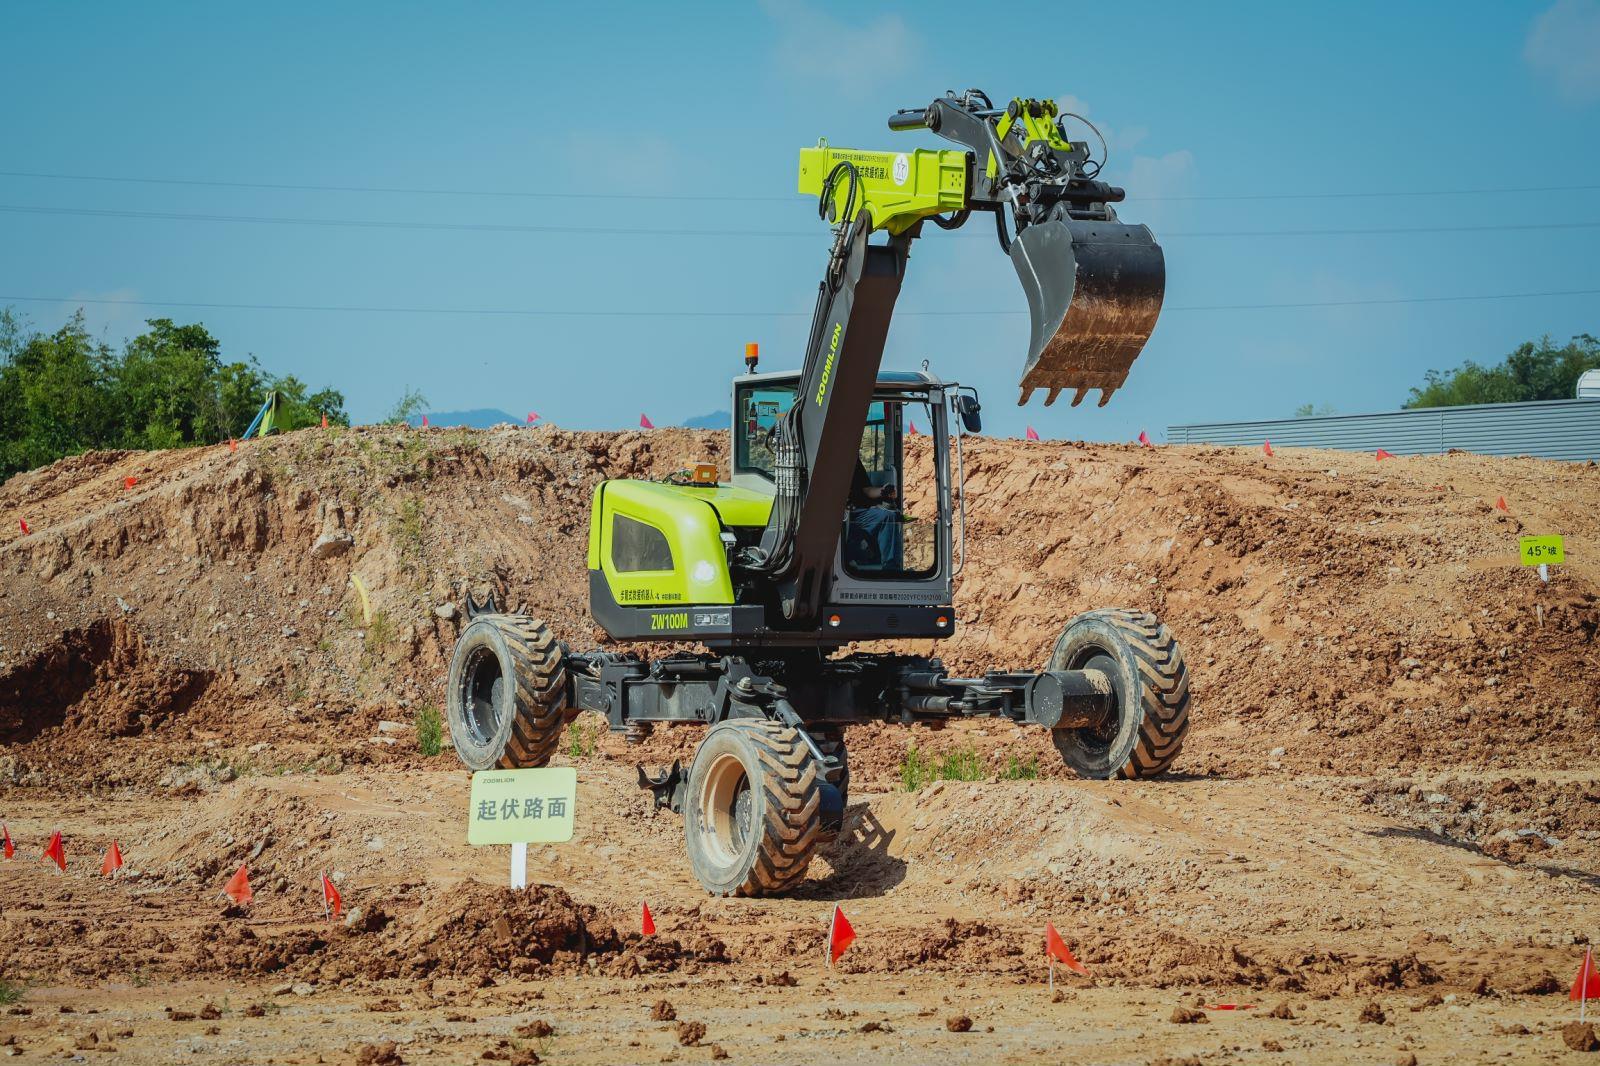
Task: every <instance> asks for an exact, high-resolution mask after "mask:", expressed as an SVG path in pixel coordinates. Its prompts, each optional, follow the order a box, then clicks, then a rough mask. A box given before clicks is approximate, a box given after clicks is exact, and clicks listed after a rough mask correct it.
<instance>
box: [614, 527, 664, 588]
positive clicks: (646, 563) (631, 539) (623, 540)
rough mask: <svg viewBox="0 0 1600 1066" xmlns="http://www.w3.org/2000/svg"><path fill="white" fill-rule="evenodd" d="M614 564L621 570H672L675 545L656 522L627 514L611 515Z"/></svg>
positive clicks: (621, 571) (625, 571) (624, 571)
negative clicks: (648, 521)
mask: <svg viewBox="0 0 1600 1066" xmlns="http://www.w3.org/2000/svg"><path fill="white" fill-rule="evenodd" d="M611 565H612V566H613V567H615V568H616V570H617V572H618V573H622V574H629V573H635V572H637V571H640V570H671V569H672V548H671V546H670V545H668V544H667V536H666V534H665V533H663V532H661V530H659V529H657V528H656V527H655V526H652V525H649V524H648V523H645V522H640V521H638V520H636V519H633V518H629V517H628V516H627V515H625V514H613V515H612V516H611Z"/></svg>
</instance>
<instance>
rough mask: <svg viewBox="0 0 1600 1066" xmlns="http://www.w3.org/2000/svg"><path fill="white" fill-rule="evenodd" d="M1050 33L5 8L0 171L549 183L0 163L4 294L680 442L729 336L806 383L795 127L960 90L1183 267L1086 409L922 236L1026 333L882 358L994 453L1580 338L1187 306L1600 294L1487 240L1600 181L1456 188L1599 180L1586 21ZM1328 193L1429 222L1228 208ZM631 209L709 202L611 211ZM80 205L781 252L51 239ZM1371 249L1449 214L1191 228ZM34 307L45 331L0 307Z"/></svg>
mask: <svg viewBox="0 0 1600 1066" xmlns="http://www.w3.org/2000/svg"><path fill="white" fill-rule="evenodd" d="M1044 10H1045V9H1043V8H1040V7H1038V6H1034V7H1024V8H1017V7H1016V6H1015V5H1004V4H1000V5H991V6H990V7H988V8H987V9H985V7H984V6H983V5H974V4H971V3H970V2H967V3H948V4H946V3H932V2H921V3H917V4H855V5H844V4H831V3H822V2H814V3H807V4H783V3H779V2H777V0H770V2H764V3H753V4H739V5H726V6H711V5H705V6H690V5H681V6H680V5H662V4H656V3H648V4H646V3H640V4H602V3H591V4H574V5H554V4H551V5H545V4H463V5H437V6H425V5H415V4H399V3H391V4H383V5H378V4H369V5H360V4H341V5H330V4H315V5H313V4H293V3H281V4H274V5H257V6H254V7H251V8H249V9H245V8H241V7H236V6H233V5H216V4H199V3H193V4H179V3H171V4H163V5H151V6H145V5H128V4H109V3H106V4H73V5H45V4H30V5H11V6H10V7H9V8H8V9H7V11H6V12H5V14H4V16H3V22H0V27H3V32H0V36H3V38H4V41H5V43H4V49H3V51H4V55H5V61H4V63H0V98H3V99H5V100H6V101H7V102H8V104H9V105H10V106H9V107H8V108H7V119H6V123H5V133H4V137H3V139H0V145H3V147H0V170H4V171H7V172H12V174H14V173H15V172H33V173H39V172H43V173H49V174H56V175H94V176H107V177H118V178H154V179H186V180H198V181H207V182H239V183H260V184H267V185H273V184H277V185H300V186H304V185H323V186H358V187H363V188H373V187H383V188H403V189H413V190H414V189H439V190H477V191H485V190H487V191H503V192H511V193H552V194H556V195H554V196H550V197H534V196H526V195H522V196H476V195H474V196H464V195H422V194H416V193H394V192H347V191H311V190H305V189H268V188H235V187H218V186H211V185H180V184H162V183H138V182H121V181H117V182H112V181H81V180H71V179H68V178H61V177H57V178H37V177H19V176H0V207H3V208H4V209H3V210H0V305H3V304H5V303H11V304H13V306H15V307H16V308H17V310H19V311H21V312H23V313H25V314H27V315H28V316H29V317H30V318H31V320H32V321H33V322H34V324H35V325H37V326H40V327H44V328H52V329H53V328H55V327H56V326H57V325H59V323H60V322H61V321H62V320H63V319H64V317H65V316H66V315H67V314H69V313H70V312H71V310H72V308H73V307H74V306H76V301H84V300H110V301H146V302H148V303H149V304H150V305H149V306H128V305H115V304H103V303H100V304H97V303H86V304H85V305H84V307H85V311H86V314H87V317H88V320H89V322H90V323H91V326H92V327H93V329H94V330H95V331H96V332H97V333H101V334H103V335H104V336H105V337H106V338H107V339H109V340H112V341H120V340H121V339H122V338H124V337H126V336H129V335H132V334H133V333H136V332H138V331H139V330H140V327H141V322H142V320H143V319H144V318H147V317H152V316H156V315H163V316H168V317H172V318H175V319H178V320H179V321H194V320H199V321H203V322H204V323H205V324H206V325H207V326H208V327H209V328H210V329H211V330H212V331H213V332H214V333H215V334H217V335H218V336H219V337H220V338H221V339H222V341H223V344H224V350H225V352H226V353H227V354H229V355H230V356H236V357H242V356H244V355H245V354H247V353H253V354H254V355H255V356H256V357H257V358H259V359H260V360H261V362H262V363H263V364H264V365H265V366H267V367H268V368H270V369H272V370H274V371H276V372H280V373H283V372H292V373H295V374H297V375H300V376H301V377H303V378H305V379H306V380H308V381H309V382H310V383H311V384H312V385H313V386H321V385H324V384H331V385H334V386H335V387H338V388H341V389H343V390H344V392H345V394H346V396H347V397H348V406H349V410H350V412H351V414H352V415H353V416H354V417H355V418H356V419H357V420H370V419H374V418H377V417H379V416H380V415H382V414H383V413H384V412H385V411H386V410H387V409H388V408H389V407H390V406H391V405H392V403H393V402H394V400H395V399H396V398H397V397H398V396H399V394H400V393H401V391H402V389H403V388H404V387H405V386H407V385H410V386H414V387H416V388H420V389H421V390H422V391H423V392H424V393H426V395H427V396H428V397H429V399H430V400H431V405H430V406H431V407H432V408H433V409H435V410H452V409H461V408H474V407H501V408H504V409H506V410H509V411H512V412H516V413H519V414H520V413H523V412H525V411H527V410H529V409H533V410H538V411H539V412H540V413H541V414H542V415H544V416H545V417H546V418H547V419H550V420H553V421H556V422H558V423H560V424H563V425H568V426H574V427H614V426H624V425H633V424H635V423H636V422H637V419H638V415H639V413H640V412H641V411H646V412H648V413H649V414H650V416H651V418H652V419H654V420H655V421H656V422H657V423H658V424H667V423H673V422H677V421H680V420H682V419H684V418H687V417H690V416H694V415H698V414H702V413H704V412H706V411H709V410H713V409H716V408H719V407H726V406H727V383H728V378H729V376H730V375H731V374H732V373H734V372H735V371H737V370H738V369H739V367H740V356H741V354H742V351H743V345H744V342H745V341H747V340H756V341H759V342H761V345H762V352H763V363H764V366H765V367H766V368H769V369H776V368H779V367H783V366H790V365H795V364H796V363H797V361H798V359H799V356H800V353H799V345H800V344H801V343H802V342H803V339H804V334H805V329H806V325H807V318H806V315H807V313H808V312H809V310H810V307H811V304H812V300H813V297H814V293H815V289H816V283H817V278H818V277H819V274H820V271H821V269H822V266H823V261H824V257H825V253H826V247H827V234H826V230H825V228H824V227H823V226H822V225H821V224H820V223H818V222H817V221H816V216H815V212H814V210H813V205H812V203H810V202H809V201H807V200H804V199H802V198H800V197H799V196H797V195H791V194H792V190H793V188H794V174H795V165H796V153H797V150H798V149H799V148H800V147H802V146H803V145H807V144H811V143H814V142H815V140H816V138H817V137H818V136H826V137H827V138H828V139H829V140H830V141H831V142H832V143H834V144H836V145H847V146H852V147H862V148H879V147H884V148H887V147H915V146H925V147H940V146H942V145H943V144H944V142H941V141H939V140H938V139H937V138H936V137H933V136H932V135H931V134H920V135H919V134H905V133H891V132H890V131H889V130H888V129H886V128H885V126H884V118H885V117H886V116H887V115H888V114H889V113H890V112H891V111H893V110H894V109H895V108H897V107H909V106H917V105H921V104H924V103H926V102H927V101H928V100H930V99H932V98H933V97H934V96H936V95H939V94H940V93H942V92H943V91H944V90H945V89H947V88H955V89H961V88H965V87H967V86H969V85H975V86H979V87H981V88H984V89H985V90H987V91H988V92H989V93H990V95H991V96H993V97H995V98H997V99H999V98H1007V97H1011V96H1015V95H1025V96H1047V95H1048V96H1054V97H1058V98H1067V97H1070V98H1072V99H1073V100H1074V101H1075V102H1076V103H1077V105H1078V107H1080V108H1081V109H1086V110H1087V113H1088V114H1089V116H1090V117H1091V118H1092V119H1094V120H1095V121H1096V122H1097V123H1099V124H1101V125H1102V128H1103V129H1104V130H1105V131H1106V132H1107V134H1108V136H1109V138H1110V140H1111V149H1112V150H1111V159H1110V164H1109V167H1108V168H1107V174H1108V176H1109V177H1110V178H1111V180H1113V181H1116V182H1118V183H1120V184H1124V185H1126V187H1127V189H1128V202H1127V203H1126V205H1124V207H1123V209H1122V215H1123V218H1124V219H1126V220H1129V221H1143V222H1147V223H1149V224H1150V225H1151V226H1152V227H1153V228H1154V229H1155V231H1156V235H1157V239H1158V240H1160V241H1161V242H1162V244H1163V246H1164V247H1165V249H1166V253H1167V268H1168V287H1167V305H1168V310H1167V311H1166V312H1165V314H1164V315H1163V318H1162V321H1161V323H1160V325H1159V326H1158V327H1157V330H1156V334H1155V336H1154V337H1153V339H1152V341H1151V343H1150V345H1149V346H1148V347H1147V348H1146V349H1145V352H1144V354H1143V355H1142V356H1141V357H1140V359H1139V361H1138V362H1137V363H1136V364H1135V367H1134V370H1133V374H1132V376H1131V377H1130V379H1129V382H1128V385H1127V387H1126V388H1125V389H1124V390H1123V391H1122V392H1119V393H1118V394H1117V395H1116V396H1115V397H1114V398H1113V400H1112V401H1111V403H1110V405H1109V406H1108V407H1106V408H1104V409H1102V410H1090V409H1088V406H1087V405H1085V407H1083V408H1078V409H1072V408H1069V407H1067V406H1066V404H1065V403H1062V404H1058V405H1057V406H1056V407H1054V408H1051V409H1049V410H1048V411H1046V410H1045V409H1043V408H1042V407H1041V406H1040V402H1039V400H1038V399H1035V401H1034V402H1033V404H1032V405H1031V406H1030V407H1029V408H1026V409H1019V408H1017V407H1015V406H1014V403H1015V391H1014V385H1015V382H1016V380H1017V378H1018V376H1019V374H1020V367H1021V363H1022V359H1023V355H1024V353H1025V348H1026V342H1027V316H1026V313H1025V312H1026V307H1025V304H1024V303H1023V298H1022V293H1021V291H1020V289H1019V287H1018V285H1017V282H1016V278H1015V276H1014V274H1013V272H1012V269H1011V266H1010V264H1009V262H1007V260H1006V259H1005V258H1004V256H1003V255H1002V254H1001V253H1000V252H999V250H998V248H997V247H996V246H995V244H994V242H993V240H992V238H990V237H989V228H988V227H982V228H981V229H978V228H974V229H973V230H969V231H963V232H962V233H961V234H959V235H952V234H945V233H943V232H939V231H933V232H930V234H929V235H928V236H927V237H926V238H925V239H924V240H922V241H920V242H918V245H917V246H916V248H915V249H914V253H913V259H912V262H911V267H910V272H909V274H908V278H907V282H906V286H905V289H904V290H903V292H902V296H901V301H900V308H901V310H902V311H906V312H913V311H916V310H955V309H962V310H972V311H981V312H996V311H999V312H1012V313H1008V314H980V315H973V316H970V317H954V318H952V317H938V318H930V317H918V316H916V315H914V314H907V315H903V316H902V317H900V318H898V319H897V320H896V323H895V327H894V330H893V331H892V333H891V338H890V343H889V350H888V356H887V362H888V364H889V365H890V366H897V367H914V366H916V365H917V364H919V363H920V362H921V360H923V359H928V360H930V361H931V364H932V366H933V368H934V370H935V371H936V372H938V373H940V374H942V375H943V376H945V377H949V378H956V379H959V380H961V381H963V382H966V383H969V384H974V385H977V386H978V387H979V388H980V389H981V390H982V391H983V393H984V395H985V399H986V400H987V403H986V405H985V414H986V416H987V417H988V427H987V428H988V429H989V430H990V431H991V432H995V433H1002V434H1013V435H1020V434H1021V433H1022V430H1023V426H1024V425H1025V424H1026V423H1031V424H1032V425H1034V426H1035V427H1036V428H1037V429H1038V430H1039V432H1040V433H1041V434H1042V435H1044V436H1050V437H1084V438H1089V439H1112V440H1115V439H1128V438H1131V437H1133V436H1134V435H1136V434H1137V433H1138V432H1139V430H1140V429H1141V428H1148V429H1149V430H1150V431H1151V432H1152V434H1153V435H1156V436H1157V437H1158V438H1159V436H1160V433H1161V431H1162V430H1163V429H1164V427H1165V426H1166V425H1168V424H1170V423H1177V422H1184V421H1196V420H1211V419H1221V418H1266V417H1277V416H1286V415H1288V414H1290V413H1291V412H1292V410H1293V409H1294V408H1295V407H1296V406H1297V405H1299V404H1301V403H1306V402H1311V403H1315V404H1318V405H1322V404H1328V405H1331V406H1332V407H1334V408H1335V409H1337V410H1339V411H1341V412H1347V413H1355V412H1360V411H1368V410H1382V409H1388V408H1393V407H1395V406H1397V405H1398V404H1399V403H1400V402H1401V401H1402V400H1403V399H1404V398H1405V395H1406V389H1407V387H1408V386H1409V385H1412V384H1415V383H1417V382H1419V381H1420V379H1421V377H1422V374H1423V372H1424V371H1425V370H1426V369H1428V368H1429V367H1446V366H1453V365H1455V364H1457V363H1458V362H1460V361H1461V360H1462V359H1465V358H1474V359H1478V360H1480V361H1493V360H1496V359H1498V358H1499V357H1500V356H1502V355H1503V354H1504V353H1505V352H1507V351H1508V350H1510V349H1511V348H1512V347H1514V346H1515V345H1516V344H1517V343H1518V342H1520V341H1522V340H1524V339H1528V338H1531V337H1536V336H1538V335H1539V334H1541V333H1546V332H1548V333H1550V334H1553V335H1555V336H1556V337H1558V338H1563V339H1564V338H1565V337H1567V336H1569V335H1571V334H1573V333H1577V332H1581V331H1588V332H1600V296H1593V295H1590V296H1566V297H1543V298H1536V299H1516V300H1485V301H1461V302H1447V303H1412V304H1392V305H1382V304H1377V305H1371V304H1369V305H1360V306H1345V307H1332V308H1296V309H1271V310H1230V311H1223V310H1193V309H1192V308H1204V307H1215V306H1218V305H1240V304H1273V303H1307V302H1310V303H1318V302H1329V301H1363V300H1392V299H1407V298H1414V297H1437V296H1471V295H1487V294H1504V293H1530V292H1549V291H1557V290H1573V289H1600V262H1596V256H1595V249H1596V247H1597V244H1600V229H1596V228H1570V229H1537V230H1516V229H1510V230H1477V229H1475V227H1479V226H1486V227H1488V226H1520V225H1548V224H1551V223H1571V222H1587V223H1595V222H1600V189H1597V188H1589V189H1584V190H1569V191H1559V192H1538V193H1509V194H1499V195H1488V194H1473V195H1437V193H1438V192H1440V191H1441V190H1460V189H1485V188H1491V189H1502V188H1519V189H1520V188H1529V187H1547V186H1574V185H1590V186H1597V185H1600V136H1597V134H1600V3H1596V2H1595V0H1561V2H1559V3H1555V4H1553V5H1552V4H1551V3H1548V2H1539V3H1510V2H1506V3H1448V4H1446V3H1439V4H1424V3H1410V4H1395V3H1381V4H1380V3H1364V4H1362V3H1353V4H1341V5H1319V4H1299V5H1288V4H1282V3H1260V4H1245V3H1231V4H1179V3H1172V4H1152V3H1131V2H1124V3H1119V4H1117V5H1114V6H1113V7H1110V8H1108V7H1106V6H1105V5H1103V4H1082V5H1070V4H1063V5H1059V7H1058V8H1056V9H1052V10H1054V11H1055V12H1056V13H1055V15H1054V16H1051V15H1046V14H1043V12H1044ZM1030 37H1031V39H1030ZM1339 192H1362V193H1365V192H1392V193H1395V194H1401V193H1407V194H1409V193H1430V195H1393V196H1385V197H1361V198H1321V199H1307V198H1294V199H1236V200H1226V199H1212V198H1214V197H1223V196H1238V195H1245V196H1259V195H1268V196H1281V195H1284V194H1297V195H1298V194H1308V193H1339ZM646 193H650V194H662V195H668V196H679V197H714V198H718V199H710V200H702V199H677V200H643V199H637V198H626V199H621V198H616V195H615V194H628V195H629V196H632V197H637V196H638V195H640V194H646ZM722 198H726V199H722ZM1186 198H1187V199H1186ZM16 208H27V209H30V210H26V211H18V210H15V209H16ZM41 208H43V209H51V211H50V212H47V213H40V212H38V211H37V210H31V209H41ZM94 211H100V212H121V213H140V212H143V213H146V215H148V214H152V213H153V214H162V213H166V214H188V215H193V214H201V215H210V216H226V217H229V218H239V217H250V218H272V219H317V220H339V221H340V222H345V223H348V222H361V221H368V222H379V223H387V222H402V223H406V224H408V225H414V224H449V225H466V226H472V225H478V224H491V225H496V226H524V227H540V226H557V227H584V228H588V227H593V228H600V229H605V230H610V231H615V230H618V229H622V230H633V229H634V228H635V227H637V229H638V230H641V231H642V230H649V229H652V228H654V229H670V230H674V231H678V232H679V233H680V234H681V233H683V232H684V231H697V230H702V229H710V230H717V231H723V232H724V233H725V232H726V231H729V230H752V231H762V232H765V233H772V232H774V231H778V232H793V233H797V234H799V235H798V236H747V237H738V236H725V235H698V234H694V235H676V236H668V235H657V236H650V235H648V234H646V233H632V234H618V233H616V232H608V233H570V232H567V233H563V232H537V231H532V232H530V231H527V230H522V231H516V230H511V231H507V230H472V229H426V228H423V229H416V228H397V227H392V226H383V225H378V226H352V225H304V224H289V223H284V222H270V223H263V222H239V221H200V220H193V219H172V218H160V217H154V218H153V217H125V215H105V214H99V215H96V214H82V213H61V212H94ZM1393 227H1464V229H1462V230H1461V231H1458V232H1442V233H1437V232H1436V233H1421V234H1413V235H1394V234H1370V235H1343V236H1268V237H1261V236H1257V237H1246V236H1216V235H1215V234H1218V233H1224V234H1235V233H1238V232H1239V231H1241V230H1248V231H1261V230H1273V231H1282V230H1299V231H1304V230H1308V229H1349V228H1367V229H1372V228H1393ZM979 233H981V234H982V236H977V234H979ZM1206 234H1212V235H1211V236H1207V235H1206ZM27 296H37V297H49V298H58V297H64V298H67V301H68V302H65V303H53V302H31V301H29V302H23V301H20V300H16V299H7V297H12V298H15V297H27ZM181 303H214V304H269V305H293V306H338V307H357V308H380V309H381V308H433V309H494V310H502V311H503V310H547V311H565V312H594V314H592V315H587V316H574V315H570V314H569V315H566V316H532V315H507V314H493V315H490V314H481V315H480V314H470V315H469V314H432V313H398V312H392V311H382V310H377V311H308V310H263V309H241V308H233V309H228V308H210V309H195V308H189V307H183V306H179V304H181ZM1186 309H1188V310H1186ZM622 311H631V312H643V311H671V312H717V313H718V314H719V315H723V316H724V317H694V316H679V317H641V316H637V315H632V316H622V315H618V314H615V313H614V312H622ZM727 312H750V313H751V314H749V316H748V317H725V315H726V313H727ZM774 313H779V314H780V316H786V317H772V316H773V314H774Z"/></svg>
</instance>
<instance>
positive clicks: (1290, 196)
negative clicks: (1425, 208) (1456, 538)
mask: <svg viewBox="0 0 1600 1066" xmlns="http://www.w3.org/2000/svg"><path fill="white" fill-rule="evenodd" d="M0 177H6V178H39V179H45V180H49V181H84V182H102V183H115V184H127V185H179V186H188V187H202V188H213V189H270V190H274V191H279V192H341V193H380V194H386V195H404V196H479V197H504V198H510V199H529V200H569V199H571V198H572V194H571V193H570V192H546V191H539V190H522V189H428V188H416V187H409V186H398V185H330V184H310V183H295V182H266V181H213V180H206V179H201V178H144V177H131V176H127V175H112V174H52V173H45V172H40V171H31V170H0ZM1597 189H1600V185H1526V186H1517V187H1503V188H1476V189H1384V190H1381V191H1368V190H1361V191H1341V192H1272V193H1222V194H1216V195H1194V196H1140V197H1138V198H1137V199H1138V200H1139V202H1141V203H1155V202H1165V201H1207V200H1211V201H1220V200H1368V199H1390V198H1397V197H1425V196H1514V195H1522V194H1528V193H1549V192H1593V191H1595V190H1597ZM605 196H606V198H607V199H611V200H669V201H671V200H678V201H683V200H688V201H706V202H712V203H726V202H730V201H736V202H767V203H782V202H789V201H792V200H794V199H795V197H794V196H747V195H734V194H728V195H724V194H716V195H712V194H708V193H682V194H680V193H637V192H608V193H606V194H605Z"/></svg>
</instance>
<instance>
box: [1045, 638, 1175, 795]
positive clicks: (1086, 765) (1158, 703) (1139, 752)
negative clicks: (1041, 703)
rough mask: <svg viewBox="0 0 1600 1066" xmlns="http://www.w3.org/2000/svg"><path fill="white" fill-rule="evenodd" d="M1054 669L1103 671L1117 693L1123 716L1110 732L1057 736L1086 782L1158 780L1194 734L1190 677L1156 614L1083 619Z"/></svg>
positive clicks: (1059, 645) (1062, 642)
mask: <svg viewBox="0 0 1600 1066" xmlns="http://www.w3.org/2000/svg"><path fill="white" fill-rule="evenodd" d="M1047 669H1050V670H1082V669H1098V670H1102V671H1104V672H1105V673H1106V675H1107V676H1108V677H1110V678H1111V686H1112V688H1113V690H1115V692H1116V703H1117V710H1116V714H1115V716H1114V719H1113V721H1111V722H1108V723H1107V724H1106V725H1105V727H1103V728H1101V729H1057V730H1055V731H1054V734H1053V737H1052V739H1053V740H1054V741H1055V745H1056V750H1057V751H1059V752H1060V753H1061V758H1062V760H1063V761H1064V762H1065V763H1066V764H1067V766H1069V767H1070V768H1071V769H1072V770H1073V772H1075V773H1076V774H1077V775H1078V776H1079V777H1088V778H1096V779H1101V780H1104V779H1106V778H1111V777H1120V778H1128V779H1133V778H1146V777H1155V776H1156V775H1157V774H1160V773H1163V772H1164V771H1166V769H1167V768H1168V767H1170V766H1171V765H1172V762H1173V760H1174V759H1176V758H1177V757H1178V752H1179V750H1180V749H1182V747H1183V738H1184V735H1185V734H1187V733H1188V731H1189V672H1188V668H1187V667H1185V666H1184V663H1183V654H1182V652H1180V651H1179V650H1178V642H1177V641H1176V640H1174V639H1173V638H1172V634H1171V633H1170V632H1168V631H1167V627H1166V626H1164V625H1162V624H1161V622H1159V621H1158V620H1157V619H1156V616H1155V615H1153V614H1150V613H1148V612H1146V611H1133V610H1105V611H1090V612H1088V613H1087V614H1080V615H1079V616H1078V617H1076V618H1074V619H1073V620H1072V621H1070V622H1068V623H1067V625H1066V628H1065V629H1063V630H1062V631H1061V636H1060V637H1059V638H1058V639H1057V640H1056V646H1055V650H1054V651H1053V652H1052V653H1051V655H1050V662H1049V663H1048V664H1047Z"/></svg>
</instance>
